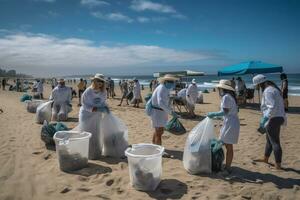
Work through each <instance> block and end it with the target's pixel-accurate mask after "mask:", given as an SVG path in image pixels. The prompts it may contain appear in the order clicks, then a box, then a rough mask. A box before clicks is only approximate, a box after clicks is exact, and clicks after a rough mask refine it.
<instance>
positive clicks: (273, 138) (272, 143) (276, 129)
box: [265, 117, 284, 163]
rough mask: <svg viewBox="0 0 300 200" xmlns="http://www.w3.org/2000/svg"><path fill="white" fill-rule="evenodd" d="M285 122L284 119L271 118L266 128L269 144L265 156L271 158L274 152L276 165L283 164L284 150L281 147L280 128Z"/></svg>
mask: <svg viewBox="0 0 300 200" xmlns="http://www.w3.org/2000/svg"><path fill="white" fill-rule="evenodd" d="M283 122H284V118H283V117H274V118H271V119H270V121H269V124H268V125H267V127H266V130H267V134H266V138H267V144H266V148H265V156H266V157H270V155H271V153H272V151H274V155H275V161H276V163H281V158H282V149H281V146H280V127H281V125H282V124H283Z"/></svg>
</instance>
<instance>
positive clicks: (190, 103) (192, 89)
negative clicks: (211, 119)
mask: <svg viewBox="0 0 300 200" xmlns="http://www.w3.org/2000/svg"><path fill="white" fill-rule="evenodd" d="M197 97H198V88H197V83H196V80H195V79H193V80H192V84H190V85H189V87H188V88H187V91H186V102H187V107H188V109H189V113H190V115H191V117H192V118H195V117H196V115H195V112H194V111H195V104H196V101H197Z"/></svg>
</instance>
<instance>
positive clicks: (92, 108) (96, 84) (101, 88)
mask: <svg viewBox="0 0 300 200" xmlns="http://www.w3.org/2000/svg"><path fill="white" fill-rule="evenodd" d="M106 99H107V91H106V86H105V78H104V76H103V75H102V74H96V75H95V76H94V77H93V78H92V85H91V86H90V87H88V88H87V89H86V90H85V91H84V92H83V94H82V96H81V105H82V106H81V107H80V110H79V129H80V131H86V132H89V133H91V134H92V137H91V139H90V142H89V159H92V160H95V159H99V158H100V156H101V150H102V147H101V143H100V122H101V119H102V113H103V112H107V113H108V112H109V109H108V106H107V104H106Z"/></svg>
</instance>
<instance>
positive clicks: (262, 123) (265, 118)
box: [259, 116, 269, 128]
mask: <svg viewBox="0 0 300 200" xmlns="http://www.w3.org/2000/svg"><path fill="white" fill-rule="evenodd" d="M268 120H269V118H268V117H266V116H264V117H262V118H261V119H260V123H259V127H261V128H265V125H266V123H267V121H268Z"/></svg>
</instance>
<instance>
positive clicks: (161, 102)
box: [151, 74, 178, 145]
mask: <svg viewBox="0 0 300 200" xmlns="http://www.w3.org/2000/svg"><path fill="white" fill-rule="evenodd" d="M176 80H177V78H176V77H174V76H172V75H169V74H167V75H165V76H164V77H162V78H160V79H159V82H160V85H159V86H158V87H157V88H156V89H155V90H154V92H153V95H152V97H151V104H152V113H151V121H152V126H153V128H154V129H155V131H154V134H153V138H152V143H153V144H158V145H161V144H162V142H161V136H162V135H163V133H164V127H165V126H166V124H167V123H168V114H170V115H173V116H177V117H178V115H177V114H176V113H175V112H174V111H173V110H172V108H171V106H170V104H169V103H170V97H169V95H170V91H171V90H172V89H174V87H175V81H176Z"/></svg>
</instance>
